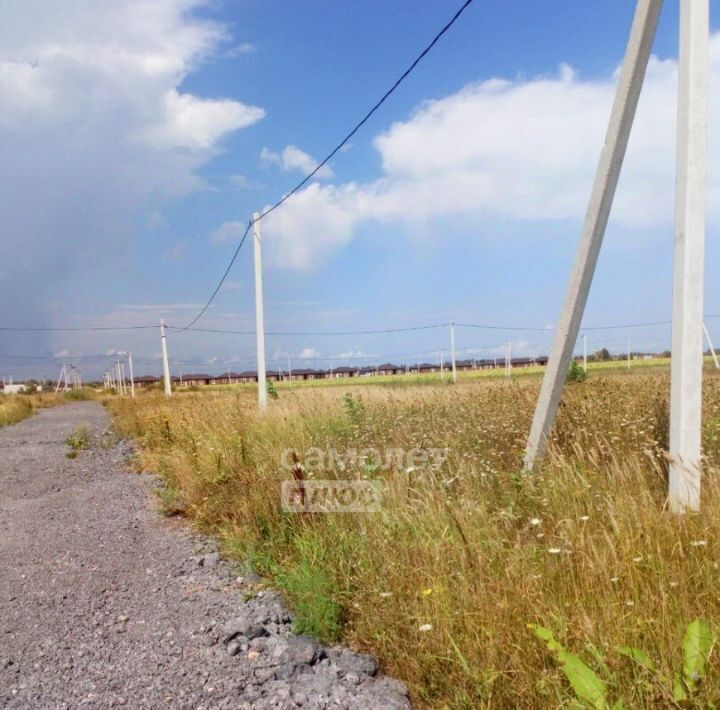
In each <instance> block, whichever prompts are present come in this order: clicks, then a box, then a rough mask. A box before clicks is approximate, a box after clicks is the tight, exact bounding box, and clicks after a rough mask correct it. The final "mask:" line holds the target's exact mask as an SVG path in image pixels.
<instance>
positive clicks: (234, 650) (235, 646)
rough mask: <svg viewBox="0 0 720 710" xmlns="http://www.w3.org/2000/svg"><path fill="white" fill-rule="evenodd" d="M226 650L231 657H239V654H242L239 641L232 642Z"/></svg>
mask: <svg viewBox="0 0 720 710" xmlns="http://www.w3.org/2000/svg"><path fill="white" fill-rule="evenodd" d="M225 650H226V651H227V652H228V655H229V656H237V654H238V653H240V650H241V646H240V644H239V643H238V642H237V641H230V643H229V644H228V645H227V646H226V647H225Z"/></svg>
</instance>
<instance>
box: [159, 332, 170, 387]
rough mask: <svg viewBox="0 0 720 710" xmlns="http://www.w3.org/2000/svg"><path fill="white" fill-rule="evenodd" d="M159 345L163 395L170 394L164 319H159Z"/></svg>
mask: <svg viewBox="0 0 720 710" xmlns="http://www.w3.org/2000/svg"><path fill="white" fill-rule="evenodd" d="M160 345H161V346H162V361H163V363H162V364H163V381H164V383H165V396H166V397H170V396H171V395H172V387H171V386H170V365H169V364H168V350H167V337H166V336H165V321H164V320H162V319H160Z"/></svg>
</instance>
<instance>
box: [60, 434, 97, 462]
mask: <svg viewBox="0 0 720 710" xmlns="http://www.w3.org/2000/svg"><path fill="white" fill-rule="evenodd" d="M65 444H66V445H67V446H69V447H70V449H71V452H74V453H75V456H77V452H78V451H80V450H82V449H89V448H90V446H91V444H92V437H91V436H90V432H89V431H88V428H87V427H86V426H79V427H77V428H76V429H75V431H73V433H72V434H70V436H68V437H67V439H65ZM68 458H75V457H74V456H73V457H68Z"/></svg>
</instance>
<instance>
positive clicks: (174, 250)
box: [165, 239, 188, 261]
mask: <svg viewBox="0 0 720 710" xmlns="http://www.w3.org/2000/svg"><path fill="white" fill-rule="evenodd" d="M187 246H188V242H187V239H179V240H178V241H177V242H175V244H173V245H172V247H170V249H169V250H168V251H167V253H166V254H165V258H166V259H168V260H169V261H179V260H180V259H182V258H183V257H184V256H185V252H186V251H187Z"/></svg>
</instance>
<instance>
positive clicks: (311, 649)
mask: <svg viewBox="0 0 720 710" xmlns="http://www.w3.org/2000/svg"><path fill="white" fill-rule="evenodd" d="M286 643H287V657H288V659H289V660H290V661H292V662H294V663H301V664H302V663H305V664H307V665H309V666H311V665H312V664H313V663H314V662H315V661H316V660H318V658H319V657H320V655H321V652H320V646H319V645H318V644H317V642H316V641H315V640H314V639H312V638H311V637H310V636H290V637H289V638H288V639H286Z"/></svg>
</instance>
